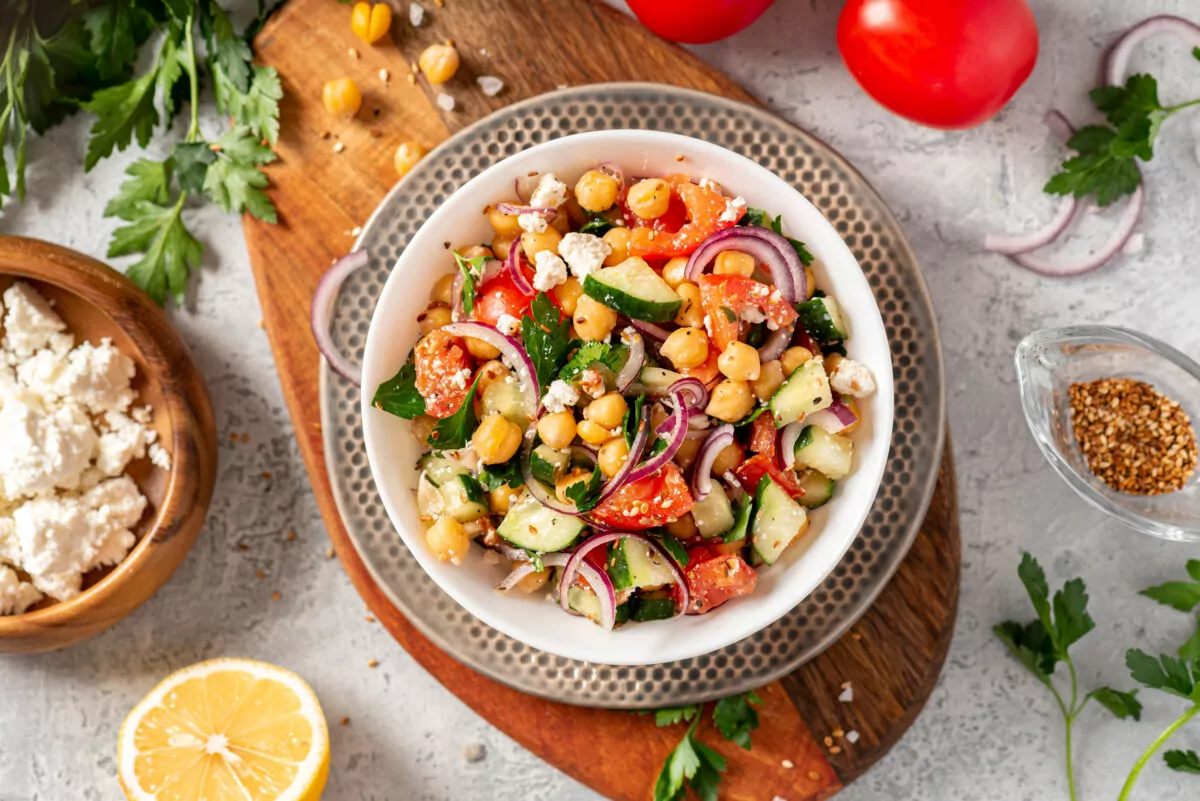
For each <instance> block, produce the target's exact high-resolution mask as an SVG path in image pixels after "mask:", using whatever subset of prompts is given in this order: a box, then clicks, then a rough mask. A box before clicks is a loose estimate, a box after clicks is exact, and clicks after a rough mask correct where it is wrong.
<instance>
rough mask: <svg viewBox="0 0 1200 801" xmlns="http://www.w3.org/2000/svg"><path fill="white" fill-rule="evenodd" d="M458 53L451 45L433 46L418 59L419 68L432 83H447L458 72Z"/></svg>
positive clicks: (426, 49)
mask: <svg viewBox="0 0 1200 801" xmlns="http://www.w3.org/2000/svg"><path fill="white" fill-rule="evenodd" d="M459 60H460V59H459V57H458V51H457V50H455V49H454V48H453V47H451V46H450V45H445V44H433V45H430V46H429V47H427V48H425V50H424V52H422V53H421V55H420V56H419V57H418V58H417V66H418V67H420V68H421V72H423V73H425V77H426V78H428V79H429V82H430V83H445V82H446V81H448V80H450V79H451V78H453V77H454V73H456V72H458V64H459Z"/></svg>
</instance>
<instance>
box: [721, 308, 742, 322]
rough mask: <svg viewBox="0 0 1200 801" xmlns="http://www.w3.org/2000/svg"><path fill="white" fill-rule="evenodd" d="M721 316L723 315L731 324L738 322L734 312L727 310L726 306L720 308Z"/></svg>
mask: <svg viewBox="0 0 1200 801" xmlns="http://www.w3.org/2000/svg"><path fill="white" fill-rule="evenodd" d="M721 314H724V315H725V319H726V320H728V321H729V322H731V323H736V322H737V321H738V316H737V313H736V312H734V310H733V309H731V308H729V307H728V306H722V307H721Z"/></svg>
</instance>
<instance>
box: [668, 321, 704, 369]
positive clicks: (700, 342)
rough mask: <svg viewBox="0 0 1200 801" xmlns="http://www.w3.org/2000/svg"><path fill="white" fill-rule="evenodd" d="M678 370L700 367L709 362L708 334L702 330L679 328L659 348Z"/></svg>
mask: <svg viewBox="0 0 1200 801" xmlns="http://www.w3.org/2000/svg"><path fill="white" fill-rule="evenodd" d="M659 353H661V354H662V355H663V357H664V358H667V359H670V360H671V364H673V365H675V369H676V370H687V369H688V368H691V367H699V366H700V365H702V364H704V362H706V361H708V334H706V333H704V331H703V330H702V329H700V328H677V329H675V330H674V331H672V332H671V334H670V336H668V337H667V341H666V342H664V343H663V344H662V347H661V348H659Z"/></svg>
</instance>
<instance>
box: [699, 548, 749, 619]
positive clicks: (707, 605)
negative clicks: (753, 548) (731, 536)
mask: <svg viewBox="0 0 1200 801" xmlns="http://www.w3.org/2000/svg"><path fill="white" fill-rule="evenodd" d="M683 572H684V575H685V576H686V577H687V582H688V590H689V591H690V592H691V594H692V599H691V604H690V605H689V606H688V610H687V611H688V614H690V615H703V614H705V613H706V612H711V611H712V610H714V609H716V608H717V607H718V606H720V605H721V604H723V603H725V602H726V601H728V600H730V599H731V598H740V597H741V596H743V595H749V594H750V593H752V592H754V588H755V587H756V586H757V585H758V573H757V572H755V570H754V568H752V567H750V565H748V564H746V560H745V559H743V558H742V556H741V554H738V553H730V554H725V553H721V552H720V551H719V550H718V549H717V548H716V547H714V546H712V545H701V546H699V547H697V548H692V549H691V550H690V551H688V564H687V567H686V568H684V571H683Z"/></svg>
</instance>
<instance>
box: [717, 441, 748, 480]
mask: <svg viewBox="0 0 1200 801" xmlns="http://www.w3.org/2000/svg"><path fill="white" fill-rule="evenodd" d="M744 458H745V452H744V451H743V450H742V446H741V445H738V444H737V443H736V442H733V443H730V444H729V445H726V446H725V447H724V448H722V449H721V452H720V453H718V454H717V458H716V459H714V460H713V464H712V470H711V471H710V474H711V475H714V476H723V475H725V474H726V473H728V472H729V471H731V470H736V469H737V468H738V466H739V465H740V464H741V463H742V461H743V460H744Z"/></svg>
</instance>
